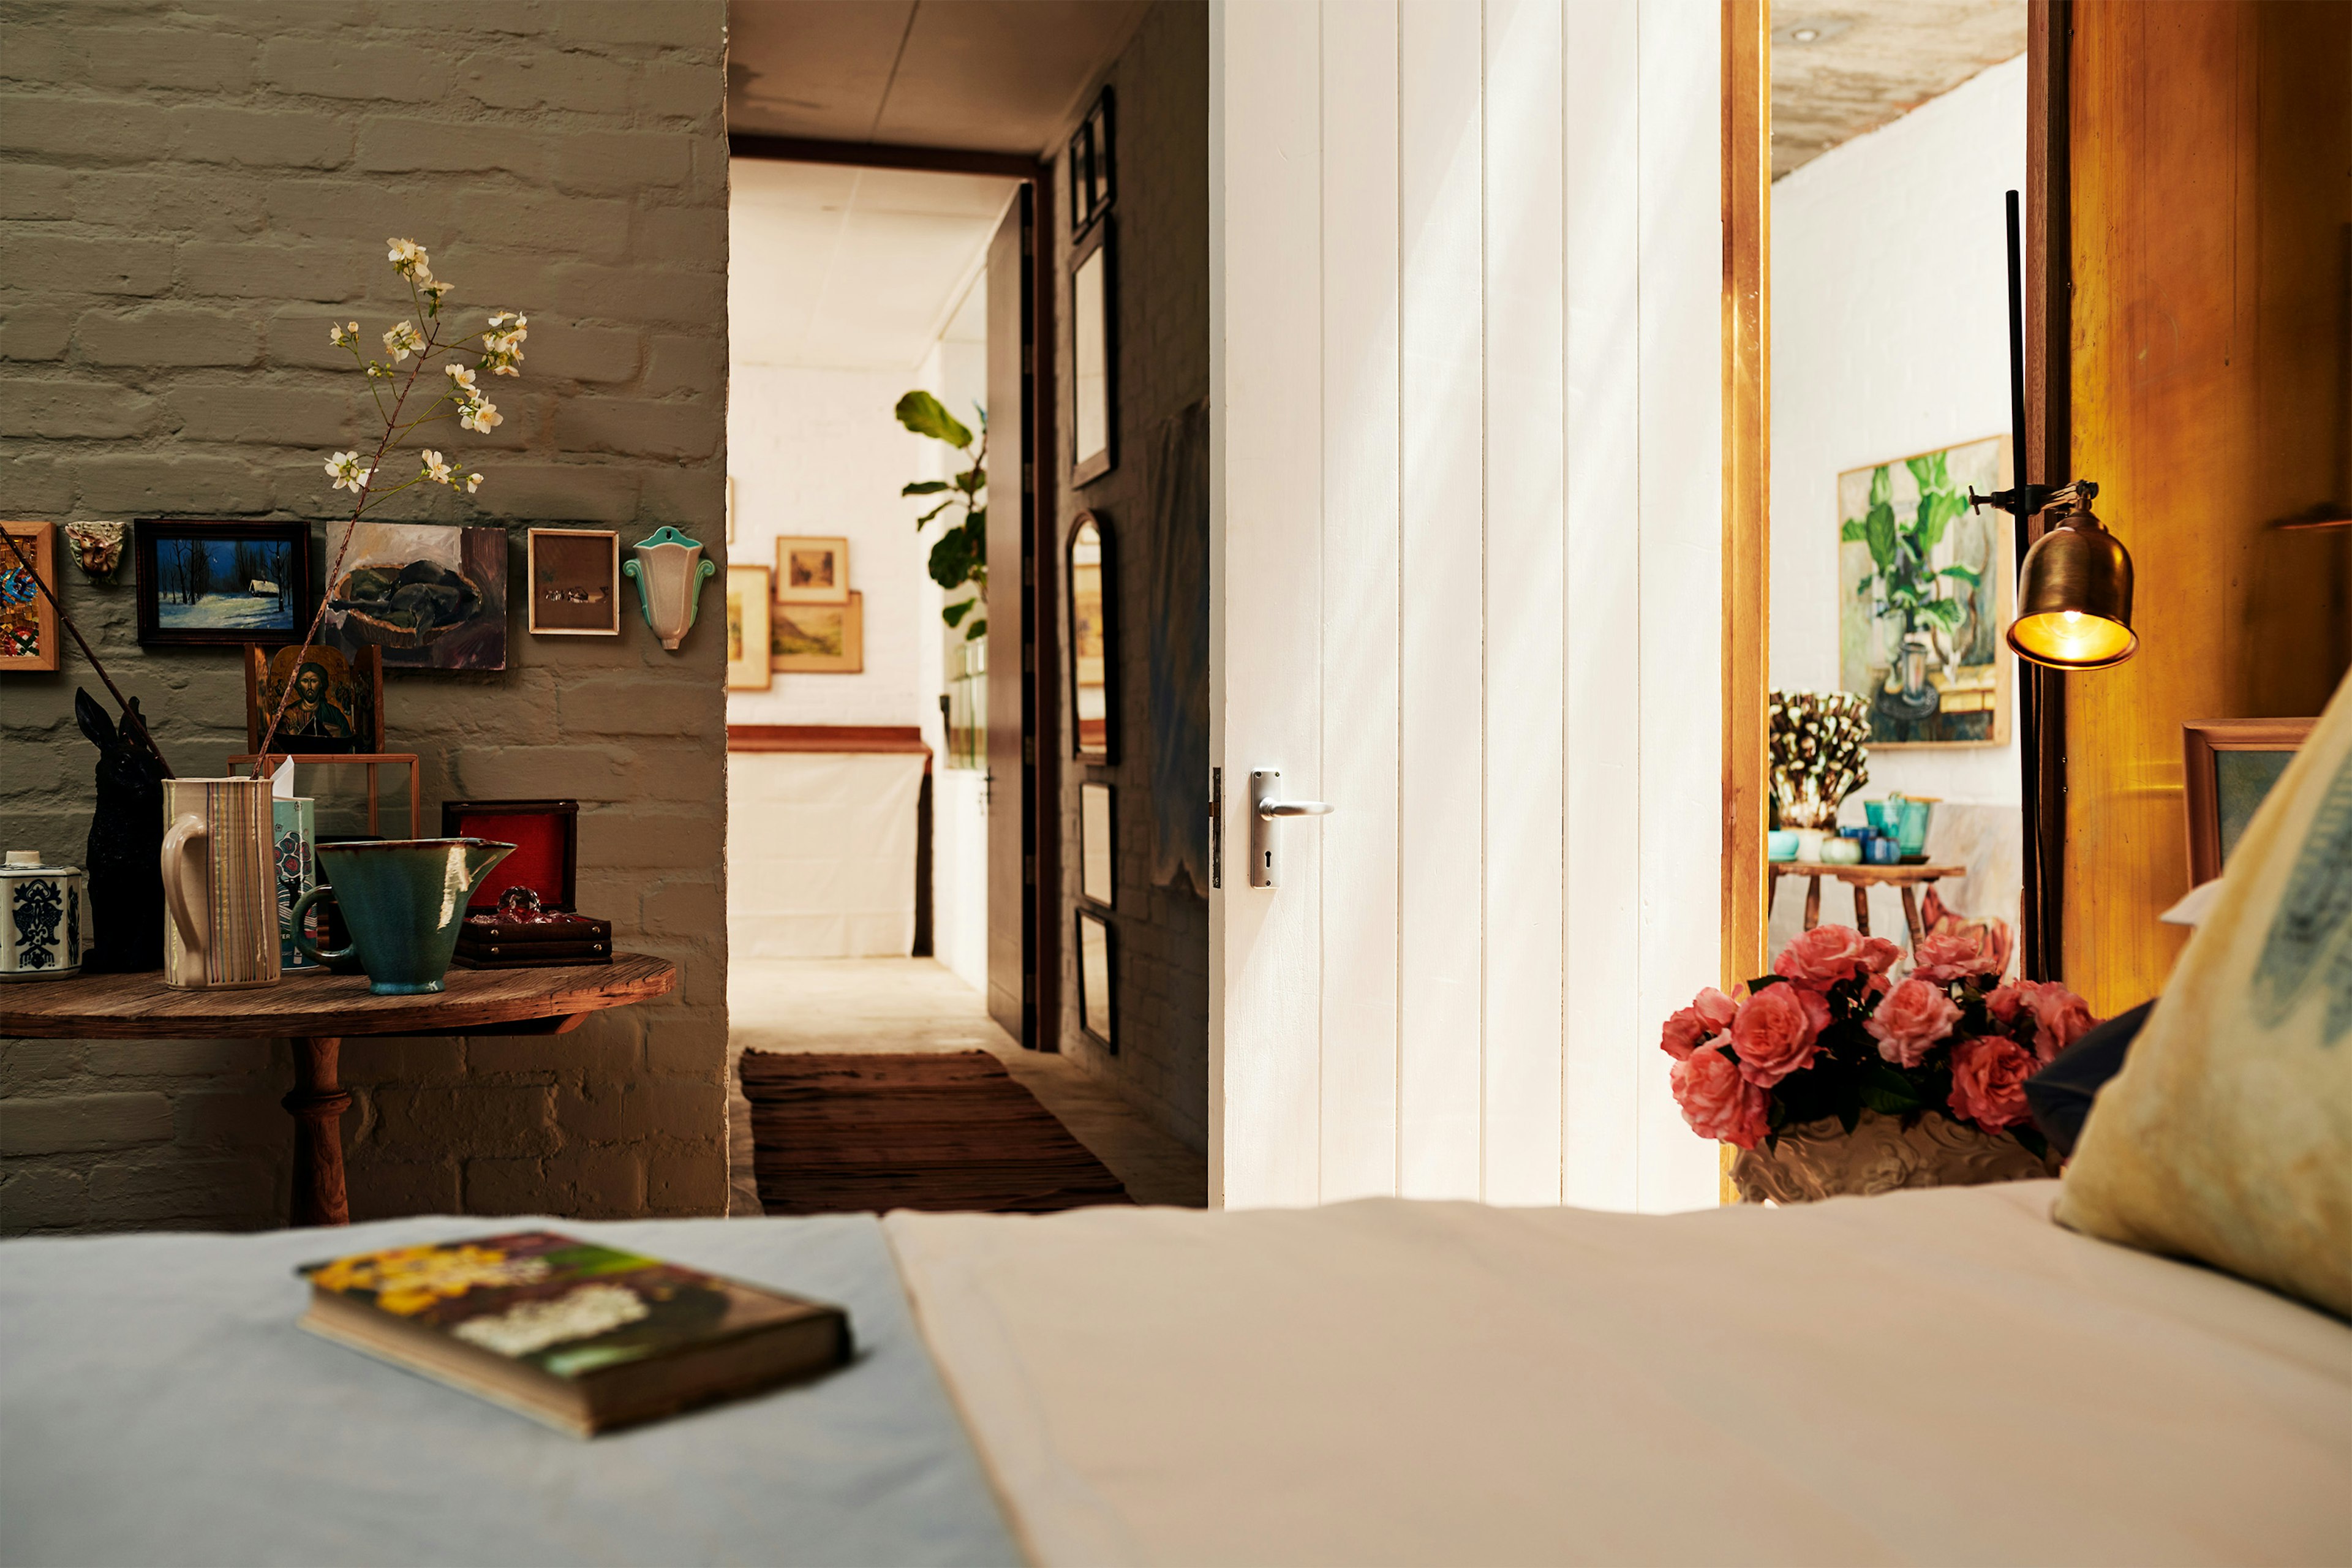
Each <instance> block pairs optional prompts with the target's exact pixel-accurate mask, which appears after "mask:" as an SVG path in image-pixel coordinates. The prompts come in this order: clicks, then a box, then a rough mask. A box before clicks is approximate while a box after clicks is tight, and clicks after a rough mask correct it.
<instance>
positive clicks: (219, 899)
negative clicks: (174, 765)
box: [163, 778, 278, 991]
mask: <svg viewBox="0 0 2352 1568" xmlns="http://www.w3.org/2000/svg"><path fill="white" fill-rule="evenodd" d="M270 837H271V834H270V804H269V781H268V779H266V778H260V779H165V780H164V781H163V901H164V904H165V915H164V920H163V984H166V985H175V986H178V987H180V988H181V989H183V990H188V991H242V990H249V989H251V988H252V987H254V986H257V985H275V984H278V877H277V871H276V868H275V866H274V865H273V864H272V862H271V858H270Z"/></svg>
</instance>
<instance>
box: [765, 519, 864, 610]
mask: <svg viewBox="0 0 2352 1568" xmlns="http://www.w3.org/2000/svg"><path fill="white" fill-rule="evenodd" d="M848 602H849V541H848V540H846V539H811V538H803V537H802V536H800V535H796V534H787V535H785V536H784V537H783V538H782V539H779V540H777V541H776V603H778V604H779V605H845V604H847V603H848Z"/></svg>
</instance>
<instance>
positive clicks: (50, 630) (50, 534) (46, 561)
mask: <svg viewBox="0 0 2352 1568" xmlns="http://www.w3.org/2000/svg"><path fill="white" fill-rule="evenodd" d="M0 532H5V533H6V534H7V536H8V537H9V539H10V540H11V541H13V542H14V543H15V546H16V548H14V549H11V548H9V546H8V545H5V544H0V670H22V671H32V670H43V669H55V668H57V667H58V636H59V632H58V607H57V606H56V605H52V604H51V603H49V599H48V595H46V594H44V593H42V592H41V588H42V587H43V585H44V584H46V585H47V587H48V588H49V589H50V591H51V592H55V591H56V589H57V585H58V530H57V525H56V524H55V523H49V522H0Z"/></svg>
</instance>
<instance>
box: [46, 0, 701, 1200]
mask: <svg viewBox="0 0 2352 1568" xmlns="http://www.w3.org/2000/svg"><path fill="white" fill-rule="evenodd" d="M725 21H726V16H725V6H724V4H723V0H562V3H561V4H556V3H550V0H469V3H467V4H462V5H461V4H457V3H456V0H403V3H401V4H397V5H394V4H376V3H373V0H181V3H178V4H168V3H141V0H108V3H104V4H100V3H98V0H55V3H49V4H42V3H37V0H11V3H9V4H7V5H5V6H4V7H0V516H5V517H7V518H11V519H20V518H33V519H46V520H49V521H58V522H65V521H73V520H79V519H93V518H103V519H132V518H142V517H166V518H168V517H189V518H207V517H211V518H249V519H304V520H309V521H312V522H313V523H314V524H316V525H317V527H316V529H315V531H314V532H315V537H316V538H317V540H318V542H319V543H318V547H319V548H320V549H323V548H324V546H325V543H326V541H327V538H328V527H329V526H330V524H331V521H333V520H335V519H336V518H337V517H338V509H337V508H336V507H335V505H334V504H333V502H334V498H333V497H332V496H331V493H330V492H329V490H328V489H326V486H325V482H324V480H325V476H324V474H323V473H322V471H321V468H320V463H321V459H322V458H323V456H324V453H325V451H326V449H327V448H329V447H335V446H353V445H357V444H358V443H359V441H360V438H361V437H362V436H363V435H364V434H365V428H366V427H365V426H364V424H363V423H362V414H363V413H364V412H365V411H366V406H367V395H366V392H365V390H364V384H363V382H362V378H361V377H360V375H359V374H357V372H355V371H354V370H353V369H352V368H351V364H350V361H349V359H348V357H347V356H343V355H341V354H340V353H339V351H335V350H333V349H331V348H330V346H329V344H328V342H327V322H328V321H329V320H330V319H331V318H338V317H340V318H341V319H344V320H351V319H353V318H356V319H358V320H359V321H361V322H362V326H363V330H364V331H365V332H366V334H367V339H368V341H371V342H372V341H373V337H374V335H375V334H376V333H377V332H380V331H382V330H383V328H384V327H385V326H388V325H389V324H391V322H392V321H394V320H395V319H397V318H398V316H400V315H402V314H405V313H406V300H405V295H404V292H403V291H400V290H399V289H397V287H396V280H395V279H394V278H393V276H392V274H391V272H390V270H389V268H387V267H386V265H385V261H384V243H383V242H384V239H385V237H387V236H391V235H400V236H404V237H414V238H415V239H416V240H418V241H419V242H421V243H423V244H424V245H425V246H426V247H428V248H429V249H430V250H431V252H432V255H433V263H434V268H435V270H436V273H438V274H439V275H441V276H443V277H445V278H447V279H451V280H452V281H454V282H455V283H456V284H457V293H456V294H455V295H454V296H453V297H452V300H451V309H452V310H455V311H456V312H457V315H458V318H459V320H460V321H462V322H465V323H467V324H469V325H470V324H473V323H475V322H478V319H479V315H480V313H481V312H482V311H484V310H490V309H496V308H499V307H502V306H504V307H512V308H515V309H519V310H524V311H526V312H527V313H528V314H529V315H530V342H529V343H528V345H527V353H528V355H529V358H528V359H527V361H526V363H525V364H524V366H523V370H524V373H525V374H524V376H523V378H522V379H521V380H520V382H515V381H501V382H499V385H498V387H497V389H496V394H497V400H498V402H499V406H500V408H501V410H502V411H503V412H504V414H505V415H506V423H505V424H504V425H503V426H500V427H499V429H498V430H497V431H496V432H495V433H494V434H493V435H491V436H489V437H478V436H474V435H471V434H468V433H464V432H456V431H451V432H449V433H448V434H447V435H446V437H437V438H436V442H435V444H436V445H438V446H441V447H445V448H455V449H457V450H458V451H460V452H461V453H462V454H463V456H464V457H465V458H466V460H467V462H469V463H477V462H478V464H479V465H480V466H481V467H482V468H484V469H485V470H486V471H487V472H488V476H489V477H488V481H487V482H486V483H485V485H484V486H483V489H482V491H481V494H480V495H479V496H478V498H477V500H478V502H479V503H480V504H479V505H478V506H473V505H469V504H467V502H466V501H464V500H459V499H457V498H456V497H453V496H450V495H448V494H447V493H446V492H444V491H440V490H438V489H435V490H433V491H432V492H431V493H430V495H427V494H425V493H423V492H411V493H410V494H409V495H407V496H404V497H402V498H401V500H399V501H397V502H395V503H394V505H393V507H392V508H387V509H386V511H385V512H384V514H383V515H386V516H389V517H405V518H411V519H415V520H421V521H441V522H473V521H491V522H501V523H504V524H505V525H507V527H508V529H509V534H510V537H511V547H510V555H509V583H510V584H520V583H521V582H522V580H523V572H522V546H523V530H524V529H525V528H526V527H527V526H529V525H530V524H532V523H538V522H557V523H583V524H595V525H602V526H611V527H614V528H618V529H621V530H623V531H624V542H628V541H630V540H634V539H635V538H639V537H642V536H643V535H644V534H645V533H646V532H648V531H651V530H652V529H653V528H655V527H656V526H658V525H660V524H662V523H675V524H677V526H679V527H680V528H682V529H683V530H685V531H687V532H688V533H690V534H692V535H694V536H695V537H697V538H699V539H702V540H704V541H706V542H709V544H710V545H711V546H712V550H713V554H714V555H723V553H724V547H723V538H724V522H723V515H724V493H725V481H724V478H723V476H724V473H725V450H724V447H725V430H726V420H725V408H726V265H727V229H726V221H727V195H726V186H727V164H726V156H727V146H726V139H725V128H724V124H723V121H722V117H721V107H722V103H723V100H724V95H725V61H724V52H725V45H724V32H725ZM412 460H413V459H412ZM394 509H398V510H394ZM371 515H376V514H373V513H372V514H371ZM61 576H62V578H63V584H62V592H63V594H64V595H65V598H66V601H67V604H68V608H69V609H70V610H71V611H72V613H73V614H74V616H76V618H77V619H78V620H79V621H80V622H81V624H82V626H84V628H85V630H86V631H87V632H88V633H89V635H90V636H91V637H92V638H93V640H94V641H96V642H97V643H98V644H99V646H100V652H101V654H102V655H103V656H104V657H105V658H107V659H108V662H109V664H110V668H113V670H114V671H115V674H116V678H117V679H118V680H119V681H121V684H122V685H123V687H124V689H126V690H128V691H130V692H131V693H132V694H133V695H136V696H138V697H139V698H140V699H141V700H142V706H143V707H144V708H145V710H147V711H148V713H149V714H150V715H151V716H152V719H153V721H155V723H154V727H155V731H156V734H157V737H158V739H159V741H160V742H161V743H162V744H163V749H164V751H165V752H166V754H167V755H168V756H169V757H170V758H171V759H172V761H173V766H174V767H175V768H176V769H177V770H178V771H179V772H180V773H182V774H184V775H189V776H194V775H202V774H207V773H211V774H217V773H219V772H220V771H221V770H222V767H223V765H224V759H225V758H226V756H227V755H228V754H230V753H231V752H236V751H241V750H243V748H244V741H245V734H244V717H243V710H244V684H243V677H242V674H241V672H240V666H239V664H238V662H237V658H238V656H237V655H236V653H235V652H233V651H215V650H210V649H205V650H196V649H168V650H166V649H158V650H154V651H152V652H142V650H141V649H140V647H138V644H137V642H136V640H135V635H134V633H135V622H134V616H133V613H132V590H131V571H130V569H129V567H128V566H127V565H126V567H125V569H124V571H123V572H122V574H121V576H120V577H119V578H118V579H117V581H116V582H114V583H113V584H92V583H90V582H89V581H88V580H87V579H86V578H84V577H83V576H82V574H81V573H80V572H79V569H78V568H75V567H73V566H70V565H68V566H65V567H64V569H63V571H62V572H61ZM624 595H625V605H627V606H628V609H627V611H626V615H627V620H626V629H625V632H624V635H623V636H622V637H619V638H618V639H603V638H579V637H565V638H548V639H544V640H541V639H535V638H532V637H530V636H529V635H527V633H526V632H525V631H524V630H523V624H524V623H523V615H522V608H521V602H520V597H519V596H518V597H517V598H516V600H515V603H514V606H513V609H512V611H511V615H512V625H511V626H510V628H509V663H510V666H511V668H509V669H508V670H507V671H506V672H505V673H503V674H496V675H493V674H480V675H426V674H401V675H392V676H389V677H387V679H386V683H385V684H386V690H385V706H386V710H387V713H388V720H389V725H388V728H389V734H388V743H389V744H390V745H391V746H392V747H393V748H394V749H395V750H404V751H415V752H420V753H421V754H422V756H423V760H424V772H425V784H424V795H425V826H426V831H427V832H428V833H430V832H433V831H435V830H436V827H437V822H438V810H437V808H438V805H439V803H440V802H441V801H442V800H443V799H445V798H454V797H478V796H501V795H505V796H516V795H523V796H529V795H569V796H574V797H577V798H578V799H579V800H580V802H581V806H582V818H581V844H580V884H581V885H580V900H581V905H582V907H583V909H584V910H587V911H589V912H592V913H595V914H598V915H603V916H607V917H609V918H610V919H611V920H612V921H614V932H615V937H616V939H617V940H618V941H619V942H621V943H622V944H623V945H624V946H625V947H628V948H631V949H635V950H637V951H642V952H654V953H658V954H661V955H662V956H665V957H667V958H671V959H674V960H676V961H677V963H678V964H679V965H680V966H681V968H682V969H683V971H684V984H683V985H682V986H681V988H680V991H679V992H678V994H676V995H675V996H673V997H671V998H669V999H668V1000H667V1001H665V1002H663V1003H661V1004H658V1005H650V1006H646V1007H641V1008H636V1009H632V1010H628V1011H625V1012H620V1013H614V1014H605V1015H602V1016H597V1017H594V1018H593V1019H591V1020H590V1021H589V1023H588V1024H587V1025H585V1026H583V1027H582V1028H581V1029H579V1030H578V1031H576V1032H575V1033H572V1034H570V1035H564V1036H559V1037H551V1038H542V1039H530V1038H518V1037H507V1038H494V1037H486V1038H478V1039H460V1040H429V1039H416V1040H395V1039H383V1040H360V1039H354V1040H350V1041H347V1042H345V1045H344V1048H343V1074H344V1079H345V1081H346V1082H347V1083H348V1084H350V1085H351V1086H352V1088H353V1089H354V1092H355V1095H356V1103H355V1104H354V1105H353V1107H352V1111H351V1113H350V1116H349V1117H348V1119H347V1120H346V1121H345V1123H344V1137H345V1141H346V1143H347V1145H348V1147H349V1149H350V1172H351V1185H352V1209H353V1213H354V1215H357V1216H361V1217H366V1216H372V1215H393V1214H401V1213H410V1212H425V1211H451V1210H461V1209H462V1210H466V1211H470V1212H479V1213H503V1212H512V1211H520V1210H548V1211H552V1212H556V1213H560V1214H578V1215H632V1214H647V1213H651V1214H690V1213H703V1214H709V1213H718V1212H721V1211H722V1210H723V1208H724V1205H725V1202H726V1193H727V1173H726V1138H725V1131H724V1122H725V1109H724V1088H723V1082H724V1067H723V1064H724V1060H725V1054H726V1032H727V1019H726V939H725V927H724V921H725V914H724V910H725V886H724V879H725V871H724V844H725V819H724V813H725V809H726V807H725V798H726V791H725V751H724V746H725V741H724V735H725V710H724V701H723V697H722V693H721V690H720V679H721V668H722V660H723V658H724V650H723V648H722V647H721V642H722V638H721V637H719V635H718V634H717V629H716V628H715V627H714V626H711V625H710V620H711V616H709V613H708V612H709V611H710V610H711V608H712V606H713V605H715V603H716V594H715V592H713V591H709V590H707V591H706V597H705V599H704V605H703V607H704V610H705V611H706V615H705V617H704V624H703V626H701V627H700V628H698V630H697V632H696V634H695V635H694V636H693V637H690V638H689V639H688V642H687V644H686V646H685V647H684V648H683V649H682V650H681V651H680V652H679V653H677V654H675V655H673V654H667V653H665V652H663V651H662V649H661V647H660V645H659V644H658V643H657V642H656V641H655V640H654V639H653V637H651V635H650V634H649V633H648V632H647V631H646V628H645V626H644V625H643V624H642V622H641V621H639V620H638V619H637V617H636V616H635V610H634V605H635V599H634V594H633V591H631V590H629V589H628V588H626V587H625V588H624ZM77 686H87V687H89V689H90V690H91V691H92V692H93V693H94V694H98V693H100V687H99V685H98V682H97V681H96V679H94V678H93V677H92V676H91V674H90V671H89V667H88V665H87V663H86V662H85V661H84V660H83V659H82V658H80V656H79V654H78V653H74V652H70V651H69V652H68V654H67V656H66V659H65V663H64V667H63V668H62V669H61V670H60V671H59V672H58V674H56V675H31V676H27V675H5V676H0V838H5V841H6V845H7V847H16V848H37V849H39V850H40V851H42V853H43V854H44V855H45V856H47V857H50V858H59V859H63V860H66V861H68V862H70V863H73V864H79V863H80V862H81V859H82V847H83V841H84V838H85V837H86V835H87V833H88V831H89V808H90V797H91V784H90V779H91V765H92V763H93V760H94V752H92V751H91V749H90V747H89V745H88V744H87V743H86V742H84V741H83V740H82V738H81V737H80V735H79V733H78V732H77V731H76V730H75V728H74V725H73V721H72V717H71V714H72V701H73V694H74V689H75V688H76V687H77ZM305 787H306V788H310V787H313V786H312V785H311V784H310V783H309V782H308V781H306V784H305ZM332 787H333V786H331V785H328V786H323V787H321V789H320V793H321V795H322V797H323V798H322V801H321V815H322V817H323V818H324V819H325V826H329V827H330V828H333V827H337V826H343V827H346V828H348V827H349V826H351V825H352V823H353V821H354V813H353V810H352V807H351V805H350V804H349V803H351V802H352V799H353V796H352V792H351V791H350V789H349V787H348V786H343V787H342V789H341V792H340V793H339V794H329V793H328V791H329V790H330V789H331V788H332ZM330 802H339V803H341V804H330ZM393 820H394V823H395V824H398V825H399V826H393V827H390V828H388V829H387V831H392V832H400V831H404V817H403V816H402V815H401V814H400V813H399V812H397V811H394V816H393ZM289 984H299V981H289ZM291 1080H292V1072H291V1068H290V1066H289V1062H288V1060H287V1057H286V1051H285V1047H282V1046H278V1045H276V1044H275V1043H272V1042H257V1041H210V1042H207V1041H142V1042H131V1041H48V1040H21V1039H12V1040H5V1041H0V1230H5V1231H7V1232H25V1231H39V1230H65V1229H106V1228H119V1227H124V1226H150V1225H167V1224H168V1225H176V1226H266V1225H272V1224H282V1223H284V1220H283V1216H284V1214H285V1212H286V1201H287V1198H286V1194H287V1189H288V1184H289V1170H290V1164H291V1155H292V1135H291V1131H290V1125H291V1124H290V1122H289V1119H288V1118H287V1116H286V1115H285V1113H284V1112H283V1111H281V1110H279V1109H278V1104H277V1100H278V1096H279V1095H281V1094H282V1093H284V1092H285V1090H286V1089H288V1088H289V1086H290V1084H291Z"/></svg>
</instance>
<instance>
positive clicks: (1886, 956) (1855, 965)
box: [1772, 926, 1903, 991]
mask: <svg viewBox="0 0 2352 1568" xmlns="http://www.w3.org/2000/svg"><path fill="white" fill-rule="evenodd" d="M1902 956H1903V950H1902V949H1901V948H1899V947H1897V946H1895V944H1894V943H1893V942H1888V941H1887V940H1886V939H1885V937H1877V936H1864V935H1863V934H1862V933H1861V932H1860V931H1856V930H1854V929H1853V927H1852V926H1815V927H1814V928H1813V929H1812V930H1811V931H1807V932H1805V933H1804V934H1803V935H1801V936H1800V937H1798V938H1797V940H1796V941H1794V942H1790V944H1789V945H1788V946H1787V947H1785V948H1782V949H1781V950H1780V961H1779V962H1778V963H1774V964H1773V965H1772V973H1775V974H1778V975H1780V977H1781V978H1782V979H1784V980H1792V981H1795V982H1796V983H1797V984H1800V985H1810V986H1811V987H1812V988H1813V989H1814V990H1816V991H1826V990H1828V989H1829V988H1830V987H1831V986H1832V985H1834V984H1837V983H1838V982H1839V981H1841V980H1851V979H1853V977H1854V976H1855V975H1857V974H1884V973H1886V970H1887V968H1888V966H1889V965H1891V964H1893V963H1894V962H1895V960H1896V959H1898V958H1900V957H1902Z"/></svg>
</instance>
